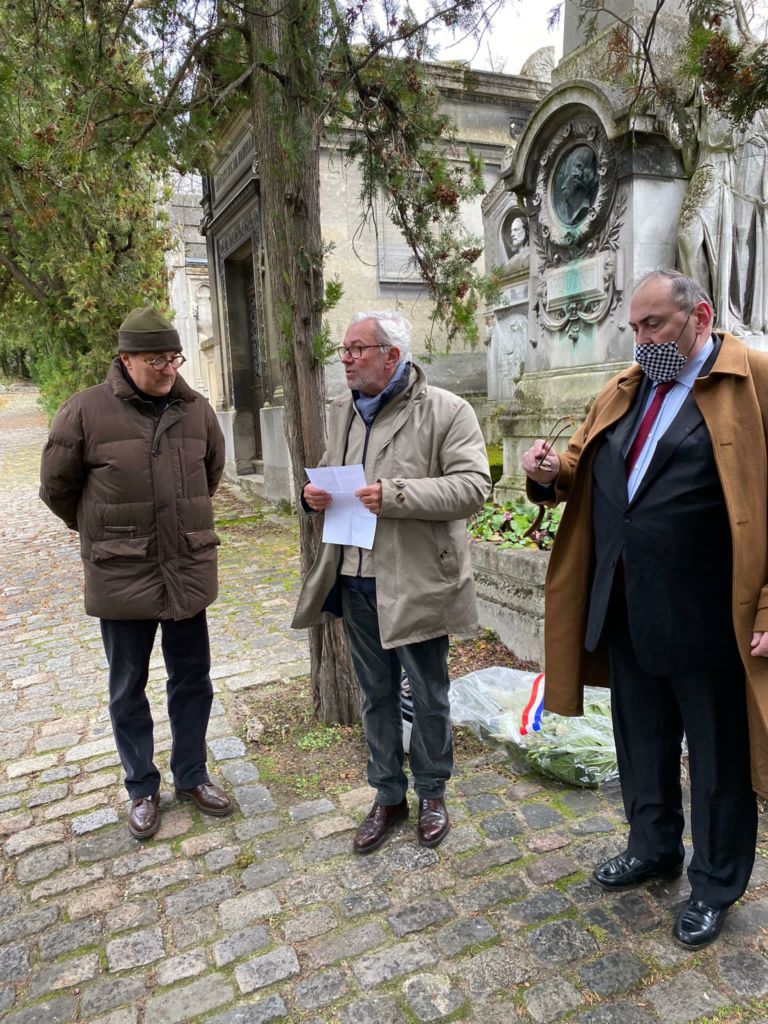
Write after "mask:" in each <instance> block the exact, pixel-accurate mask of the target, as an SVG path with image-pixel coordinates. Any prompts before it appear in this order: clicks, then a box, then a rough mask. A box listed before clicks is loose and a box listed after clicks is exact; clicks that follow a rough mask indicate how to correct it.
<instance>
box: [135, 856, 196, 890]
mask: <svg viewBox="0 0 768 1024" xmlns="http://www.w3.org/2000/svg"><path fill="white" fill-rule="evenodd" d="M147 852H149V851H147ZM130 856H131V857H135V856H137V854H130ZM195 878H197V871H196V870H195V865H194V864H193V863H192V861H191V860H177V861H172V862H171V863H170V864H162V865H161V866H160V867H159V868H150V869H149V870H147V871H142V873H141V874H138V875H134V877H133V878H132V879H131V881H130V884H129V886H128V895H129V896H140V895H141V894H142V893H146V892H160V890H161V889H168V888H170V887H171V886H172V885H179V884H180V883H181V882H192V881H194V879H195Z"/></svg>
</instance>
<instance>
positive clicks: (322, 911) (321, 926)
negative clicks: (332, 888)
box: [283, 907, 339, 943]
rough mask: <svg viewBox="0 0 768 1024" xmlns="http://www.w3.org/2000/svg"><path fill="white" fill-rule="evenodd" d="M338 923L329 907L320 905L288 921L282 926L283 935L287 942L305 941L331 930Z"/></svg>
mask: <svg viewBox="0 0 768 1024" xmlns="http://www.w3.org/2000/svg"><path fill="white" fill-rule="evenodd" d="M338 923H339V922H338V921H337V919H336V916H335V915H334V913H333V911H332V910H331V909H330V908H329V907H320V908H319V909H318V910H310V911H309V912H308V913H306V914H301V915H300V916H299V917H295V918H294V919H293V920H292V921H288V922H287V923H286V925H285V926H284V927H283V937H284V938H285V941H286V942H288V943H291V942H306V941H307V939H315V938H317V936H318V935H325V934H326V932H332V931H333V929H334V928H335V927H336V926H337V925H338Z"/></svg>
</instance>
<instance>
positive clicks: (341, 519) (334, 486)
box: [306, 464, 376, 550]
mask: <svg viewBox="0 0 768 1024" xmlns="http://www.w3.org/2000/svg"><path fill="white" fill-rule="evenodd" d="M306 473H307V476H308V477H309V482H310V483H311V484H312V485H313V486H314V487H319V488H320V489H321V490H323V491H328V493H329V494H330V495H332V496H333V501H332V502H331V504H330V505H329V506H328V508H327V509H326V510H325V524H324V526H323V541H324V542H325V543H326V544H351V545H352V546H353V547H356V548H367V549H368V550H370V549H371V548H372V547H373V538H374V536H375V534H376V516H375V515H374V514H373V512H369V511H368V509H367V508H366V507H365V506H364V505H363V503H362V502H361V501H360V499H359V498H356V497H355V491H359V490H360V489H361V488H362V487H366V486H367V484H366V481H365V470H364V469H363V467H362V465H360V464H358V465H356V466H323V467H322V468H320V469H308V470H307V471H306Z"/></svg>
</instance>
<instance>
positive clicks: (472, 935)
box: [435, 917, 497, 956]
mask: <svg viewBox="0 0 768 1024" xmlns="http://www.w3.org/2000/svg"><path fill="white" fill-rule="evenodd" d="M496 934H497V933H496V929H495V928H494V927H493V925H492V924H491V923H490V921H488V920H486V918H484V917H469V918H466V919H465V920H463V921H456V922H455V923H454V924H449V925H447V926H446V927H445V928H441V929H440V931H439V932H438V933H437V935H436V936H435V939H436V941H437V948H438V949H439V950H440V952H441V953H443V954H444V955H445V956H456V955H457V954H459V953H461V952H463V951H464V950H465V949H467V947H468V946H475V945H478V944H479V943H482V942H488V941H490V939H493V938H495V937H496Z"/></svg>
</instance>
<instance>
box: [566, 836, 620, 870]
mask: <svg viewBox="0 0 768 1024" xmlns="http://www.w3.org/2000/svg"><path fill="white" fill-rule="evenodd" d="M626 848H627V840H626V837H624V836H603V837H602V838H600V839H592V840H590V841H589V842H587V843H578V844H576V845H573V844H572V845H571V847H570V849H569V850H568V855H569V856H570V857H572V858H573V859H574V860H575V861H576V863H577V864H578V865H579V867H580V868H584V870H585V871H592V869H593V868H596V867H597V866H598V864H604V863H605V861H607V860H610V859H611V858H612V857H617V856H618V855H619V854H620V853H624V851H625V850H626Z"/></svg>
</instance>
